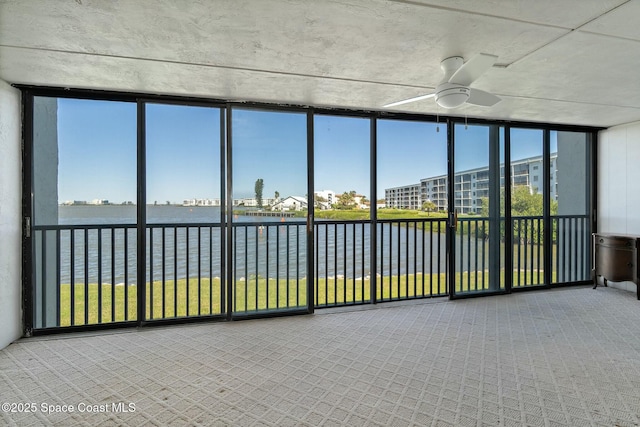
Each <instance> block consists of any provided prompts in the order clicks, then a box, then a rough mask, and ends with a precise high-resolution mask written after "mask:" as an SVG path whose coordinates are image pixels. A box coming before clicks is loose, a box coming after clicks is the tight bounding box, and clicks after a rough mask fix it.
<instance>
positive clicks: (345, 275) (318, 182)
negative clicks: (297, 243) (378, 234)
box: [314, 116, 371, 306]
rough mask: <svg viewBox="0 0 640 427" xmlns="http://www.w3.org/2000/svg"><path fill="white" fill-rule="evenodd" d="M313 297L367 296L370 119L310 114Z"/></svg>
mask: <svg viewBox="0 0 640 427" xmlns="http://www.w3.org/2000/svg"><path fill="white" fill-rule="evenodd" d="M314 120H315V122H314V132H315V136H314V150H315V152H314V159H315V165H314V171H315V177H314V182H315V190H314V199H315V210H314V215H315V233H316V234H315V243H316V248H315V251H316V259H315V266H316V271H315V276H316V283H315V292H316V295H315V301H316V305H318V306H328V305H344V304H362V303H363V302H366V301H370V299H371V296H370V274H371V271H370V252H369V251H370V230H371V229H370V225H369V224H368V223H365V222H364V221H360V222H359V220H364V219H369V217H370V213H369V212H370V200H371V195H370V187H371V185H370V182H371V175H370V163H371V157H370V149H369V147H370V144H371V142H370V140H371V132H370V126H371V121H370V120H369V119H363V118H353V117H335V116H315V117H314Z"/></svg>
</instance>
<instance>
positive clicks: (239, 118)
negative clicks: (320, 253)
mask: <svg viewBox="0 0 640 427" xmlns="http://www.w3.org/2000/svg"><path fill="white" fill-rule="evenodd" d="M230 113H231V114H232V121H231V123H232V128H231V141H232V143H231V145H230V154H231V159H232V160H231V173H232V177H231V180H230V182H229V185H230V186H231V187H232V192H231V193H232V197H231V211H232V212H231V218H230V230H229V234H228V235H229V238H230V240H231V245H230V246H228V248H230V252H229V254H228V256H229V257H230V258H231V268H230V274H229V276H228V281H229V283H230V291H231V293H232V301H233V302H232V307H231V309H232V312H233V316H235V317H243V316H250V315H264V314H271V313H281V312H291V311H301V312H306V311H307V310H308V298H307V286H308V271H307V270H308V265H307V259H308V258H307V257H308V254H307V215H308V212H309V206H308V194H307V193H308V190H307V189H308V167H307V161H308V160H307V114H305V113H299V112H287V111H266V110H254V109H233V110H231V112H230Z"/></svg>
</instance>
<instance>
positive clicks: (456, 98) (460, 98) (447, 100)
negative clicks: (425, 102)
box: [436, 83, 471, 108]
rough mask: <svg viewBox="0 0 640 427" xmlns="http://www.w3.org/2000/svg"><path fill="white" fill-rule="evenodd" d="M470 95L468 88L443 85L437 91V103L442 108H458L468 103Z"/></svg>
mask: <svg viewBox="0 0 640 427" xmlns="http://www.w3.org/2000/svg"><path fill="white" fill-rule="evenodd" d="M470 95H471V91H470V90H469V88H468V87H465V86H461V85H457V84H453V83H443V84H441V85H439V86H438V88H437V89H436V102H437V103H438V105H439V106H441V107H442V108H456V107H459V106H461V105H462V104H464V103H465V102H467V100H468V99H469V96H470Z"/></svg>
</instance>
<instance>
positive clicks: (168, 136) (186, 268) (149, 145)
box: [144, 103, 225, 320]
mask: <svg viewBox="0 0 640 427" xmlns="http://www.w3.org/2000/svg"><path fill="white" fill-rule="evenodd" d="M223 118H224V112H223V111H222V110H220V109H219V108H213V107H199V106H187V105H172V104H157V103H148V104H145V157H146V167H145V172H146V174H145V184H146V185H145V199H146V203H145V211H144V213H145V220H146V272H145V273H146V295H145V313H144V319H145V320H158V319H171V318H182V317H196V316H198V317H200V316H215V315H221V314H223V313H224V312H225V289H224V282H223V280H222V271H223V257H222V244H223V239H222V234H223V227H222V221H221V218H222V211H221V200H222V198H221V195H222V193H223V191H224V186H221V182H222V180H221V164H220V159H221V149H222V147H223V145H222V143H223V141H224V140H223V135H224V133H221V129H222V128H223V125H224V123H221V119H223Z"/></svg>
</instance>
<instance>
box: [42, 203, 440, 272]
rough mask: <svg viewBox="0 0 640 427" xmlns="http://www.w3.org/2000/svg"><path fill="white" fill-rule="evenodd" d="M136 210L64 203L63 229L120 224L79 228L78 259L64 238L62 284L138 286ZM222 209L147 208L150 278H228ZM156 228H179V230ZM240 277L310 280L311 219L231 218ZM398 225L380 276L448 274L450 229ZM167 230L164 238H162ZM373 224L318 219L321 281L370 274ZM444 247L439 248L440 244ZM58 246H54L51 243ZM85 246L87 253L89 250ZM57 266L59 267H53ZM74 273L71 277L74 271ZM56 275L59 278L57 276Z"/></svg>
mask: <svg viewBox="0 0 640 427" xmlns="http://www.w3.org/2000/svg"><path fill="white" fill-rule="evenodd" d="M135 216H136V206H131V205H130V206H61V207H60V209H59V223H60V224H61V225H89V224H91V225H104V224H118V225H119V227H118V228H116V229H114V230H111V229H103V230H102V231H98V230H97V229H90V230H89V231H87V232H85V231H84V230H76V231H75V232H74V242H73V243H74V244H73V254H72V250H71V248H72V245H71V231H68V230H65V231H62V232H61V234H60V283H70V282H71V281H72V279H73V282H75V283H84V282H85V278H86V279H87V282H88V283H97V282H98V281H101V282H102V283H112V282H113V283H116V284H119V283H126V284H134V283H136V274H137V273H136V272H137V262H136V259H137V249H136V244H137V238H136V235H137V230H136V228H135V226H134V224H135ZM219 221H220V210H219V208H218V207H182V206H148V207H147V223H148V225H149V227H148V228H151V230H152V231H148V232H147V250H146V257H147V262H146V265H147V280H148V279H149V278H151V277H152V278H153V280H162V279H163V278H164V279H165V280H173V279H174V278H178V279H179V278H185V277H205V278H216V277H220V276H221V275H222V271H223V266H222V257H221V256H222V252H221V250H220V248H221V240H222V232H221V229H220V227H219V226H218V225H209V226H203V227H193V226H189V224H218V223H219ZM153 224H174V225H175V224H180V226H178V227H177V228H176V227H166V228H164V231H163V228H162V227H160V226H156V227H154V226H153ZM233 224H234V227H233V229H232V230H233V231H232V238H233V240H234V245H233V249H232V251H231V252H230V254H229V256H230V257H231V258H232V260H233V263H234V268H233V277H234V279H235V280H242V279H251V278H255V277H257V276H259V277H271V278H275V277H279V278H281V279H283V278H286V277H289V278H290V279H293V278H304V277H306V275H307V239H306V221H305V220H304V219H303V218H280V217H256V216H243V215H237V216H234V218H233ZM433 225H434V230H433V231H432V230H430V229H429V228H428V227H429V224H426V227H427V228H426V229H425V230H424V232H423V230H422V229H420V228H415V227H406V226H398V225H395V224H388V223H385V224H379V225H378V248H377V259H378V261H377V264H378V271H377V273H378V274H382V275H385V276H386V275H392V274H394V275H395V274H407V273H410V274H412V273H420V272H425V273H430V272H434V273H437V272H441V273H444V272H445V271H446V245H445V234H444V232H445V227H444V224H441V233H438V230H437V223H434V224H433ZM163 233H164V234H163ZM46 235H47V237H46V239H47V242H46V243H45V244H46V248H47V249H46V251H45V252H46V253H47V255H46V257H47V260H48V261H47V265H48V266H49V267H47V269H48V270H47V275H50V274H51V273H54V272H55V267H50V263H51V260H53V259H55V232H52V231H49V232H47V233H46ZM370 240H371V229H370V225H369V224H364V225H363V224H337V225H334V224H330V223H328V222H323V221H316V237H315V247H314V250H315V251H316V257H315V259H314V262H315V273H316V275H317V277H327V278H332V277H347V278H362V277H367V276H370V275H371V270H370V267H371V266H370ZM438 243H439V245H438ZM52 245H53V246H52ZM85 248H86V253H85ZM42 249H43V248H42V233H40V234H36V254H37V255H36V261H37V262H38V260H39V262H40V263H41V262H42V257H41V254H42V252H43V251H42ZM51 268H54V270H51ZM72 272H73V278H72V277H71V276H72V274H71V273H72ZM53 277H55V274H54V275H53Z"/></svg>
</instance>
